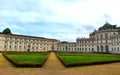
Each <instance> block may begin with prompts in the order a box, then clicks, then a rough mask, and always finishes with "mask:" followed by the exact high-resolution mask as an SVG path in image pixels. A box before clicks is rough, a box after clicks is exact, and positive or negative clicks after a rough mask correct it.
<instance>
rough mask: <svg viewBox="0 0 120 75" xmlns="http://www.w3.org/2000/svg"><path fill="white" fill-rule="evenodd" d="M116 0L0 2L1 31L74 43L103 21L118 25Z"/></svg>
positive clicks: (117, 3) (119, 24)
mask: <svg viewBox="0 0 120 75" xmlns="http://www.w3.org/2000/svg"><path fill="white" fill-rule="evenodd" d="M119 7H120V4H119V0H0V32H2V31H3V30H4V29H5V28H10V29H11V31H12V33H14V34H20V35H30V36H38V37H46V38H52V39H58V40H61V41H69V42H74V41H76V38H85V37H86V38H88V37H89V33H91V32H93V31H94V30H95V29H96V30H97V29H98V28H99V27H101V26H103V25H104V24H105V22H106V21H107V22H109V23H110V24H113V25H114V24H116V25H117V26H120V21H119V20H120V8H119Z"/></svg>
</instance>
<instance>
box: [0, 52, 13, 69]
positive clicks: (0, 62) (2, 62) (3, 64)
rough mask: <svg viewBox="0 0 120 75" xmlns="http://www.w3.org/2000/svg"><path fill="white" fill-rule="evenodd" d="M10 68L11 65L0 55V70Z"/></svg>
mask: <svg viewBox="0 0 120 75" xmlns="http://www.w3.org/2000/svg"><path fill="white" fill-rule="evenodd" d="M10 66H11V64H10V63H9V62H8V61H7V59H5V58H4V57H3V56H2V54H1V53H0V68H8V67H10Z"/></svg>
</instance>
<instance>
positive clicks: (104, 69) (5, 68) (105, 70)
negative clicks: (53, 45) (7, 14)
mask: <svg viewBox="0 0 120 75" xmlns="http://www.w3.org/2000/svg"><path fill="white" fill-rule="evenodd" d="M119 69H120V63H119V62H118V63H111V64H104V65H92V66H83V67H71V68H65V67H64V66H63V64H62V63H61V62H60V61H59V59H58V58H57V57H56V55H55V53H53V52H51V53H50V55H49V57H48V59H47V61H46V62H45V63H44V65H43V67H41V68H15V67H13V65H11V64H10V63H9V62H8V61H7V60H6V59H5V58H4V57H3V56H2V55H1V54H0V75H35V74H37V75H56V74H57V75H73V74H74V75H119V74H120V72H119Z"/></svg>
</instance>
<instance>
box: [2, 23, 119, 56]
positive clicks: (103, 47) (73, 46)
mask: <svg viewBox="0 0 120 75" xmlns="http://www.w3.org/2000/svg"><path fill="white" fill-rule="evenodd" d="M71 37H72V36H71ZM0 51H30V52H45V51H64V52H98V53H117V54H120V27H117V26H116V25H111V24H109V23H107V22H106V23H105V24H104V25H103V26H102V27H100V28H99V29H98V30H95V31H94V32H92V33H90V36H89V38H77V39H76V42H60V40H57V39H50V38H44V37H35V36H26V35H16V34H0Z"/></svg>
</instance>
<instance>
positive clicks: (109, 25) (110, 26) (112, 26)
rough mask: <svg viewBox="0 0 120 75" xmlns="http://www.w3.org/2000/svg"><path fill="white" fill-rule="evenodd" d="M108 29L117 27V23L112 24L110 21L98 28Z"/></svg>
mask: <svg viewBox="0 0 120 75" xmlns="http://www.w3.org/2000/svg"><path fill="white" fill-rule="evenodd" d="M106 29H116V25H111V24H110V23H108V22H106V23H105V24H104V25H103V26H102V27H100V28H99V29H98V30H106Z"/></svg>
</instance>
